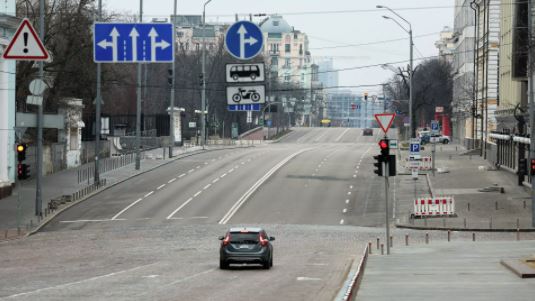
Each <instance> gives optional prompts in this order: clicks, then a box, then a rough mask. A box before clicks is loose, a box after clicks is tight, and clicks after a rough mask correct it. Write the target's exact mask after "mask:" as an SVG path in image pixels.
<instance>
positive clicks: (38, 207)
mask: <svg viewBox="0 0 535 301" xmlns="http://www.w3.org/2000/svg"><path fill="white" fill-rule="evenodd" d="M39 38H40V39H41V41H43V42H44V41H45V0H40V1H39ZM39 78H40V79H41V80H44V63H43V61H40V62H39ZM44 105H45V99H44V97H43V101H42V103H41V105H39V106H37V176H36V179H35V185H36V188H35V215H36V216H37V217H39V218H41V217H42V216H43V199H42V191H41V188H42V182H43V106H44Z"/></svg>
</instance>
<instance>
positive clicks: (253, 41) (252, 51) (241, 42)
mask: <svg viewBox="0 0 535 301" xmlns="http://www.w3.org/2000/svg"><path fill="white" fill-rule="evenodd" d="M263 45H264V35H263V34H262V30H261V29H260V27H258V25H256V24H254V23H253V22H249V21H239V22H236V23H234V24H232V26H230V27H229V28H228V30H227V33H226V35H225V48H226V49H227V51H228V53H230V55H232V56H233V57H235V58H237V59H240V60H250V59H252V58H254V57H255V56H257V55H258V54H259V53H260V51H262V47H263Z"/></svg>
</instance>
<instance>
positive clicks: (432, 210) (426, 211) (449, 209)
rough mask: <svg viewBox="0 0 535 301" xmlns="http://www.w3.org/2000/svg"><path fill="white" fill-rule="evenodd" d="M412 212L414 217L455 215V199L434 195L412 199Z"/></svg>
mask: <svg viewBox="0 0 535 301" xmlns="http://www.w3.org/2000/svg"><path fill="white" fill-rule="evenodd" d="M413 214H414V216H415V217H423V216H452V215H455V199H454V198H453V197H435V198H422V199H417V200H414V212H413Z"/></svg>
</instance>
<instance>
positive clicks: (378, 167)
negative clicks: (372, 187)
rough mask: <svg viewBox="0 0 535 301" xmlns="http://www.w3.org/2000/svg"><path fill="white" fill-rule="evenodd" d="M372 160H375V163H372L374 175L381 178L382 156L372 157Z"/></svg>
mask: <svg viewBox="0 0 535 301" xmlns="http://www.w3.org/2000/svg"><path fill="white" fill-rule="evenodd" d="M373 158H374V159H375V161H376V162H375V163H373V166H375V168H376V169H374V171H373V172H374V173H375V174H376V175H378V176H380V177H382V176H383V156H382V155H377V156H373Z"/></svg>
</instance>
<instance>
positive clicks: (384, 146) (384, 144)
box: [379, 139, 390, 158]
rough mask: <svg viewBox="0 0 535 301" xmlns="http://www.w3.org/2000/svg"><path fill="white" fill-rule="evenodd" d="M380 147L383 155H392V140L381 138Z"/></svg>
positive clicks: (385, 156)
mask: <svg viewBox="0 0 535 301" xmlns="http://www.w3.org/2000/svg"><path fill="white" fill-rule="evenodd" d="M379 147H380V148H381V156H383V157H384V158H388V156H389V155H390V141H389V140H388V139H381V141H379Z"/></svg>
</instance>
